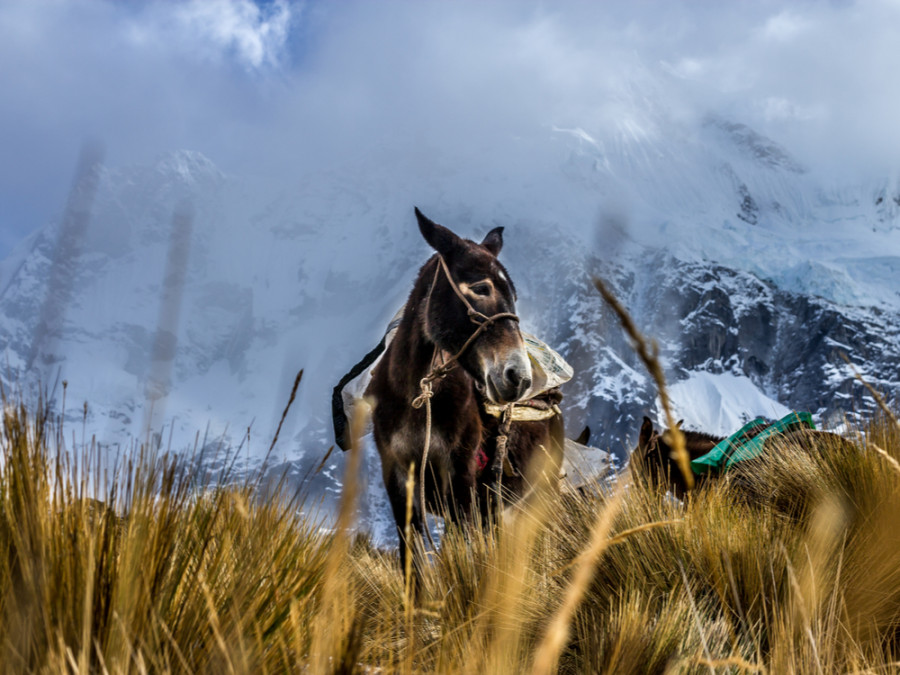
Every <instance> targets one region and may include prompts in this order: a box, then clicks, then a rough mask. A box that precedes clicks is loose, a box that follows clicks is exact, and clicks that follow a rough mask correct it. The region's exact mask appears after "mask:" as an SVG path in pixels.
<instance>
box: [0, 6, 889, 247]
mask: <svg viewBox="0 0 900 675" xmlns="http://www.w3.org/2000/svg"><path fill="white" fill-rule="evenodd" d="M898 32H900V5H898V3H896V2H889V1H888V0H882V1H879V0H861V1H859V2H841V3H835V2H833V3H827V4H826V3H815V2H787V1H786V0H785V1H776V0H766V1H763V2H754V3H717V2H679V1H677V0H655V1H651V0H646V1H643V2H633V1H627V2H626V1H625V0H623V1H621V2H604V3H581V2H553V3H545V2H539V1H537V0H535V2H526V3H523V2H518V1H517V2H512V1H509V2H491V3H478V2H455V3H446V2H401V1H397V2H389V1H385V2H378V3H374V2H368V1H362V0H357V1H352V0H348V1H346V2H340V3H329V2H321V1H320V0H310V1H309V2H306V3H303V4H301V3H297V2H291V1H289V0H276V1H275V2H265V3H264V2H252V1H251V0H215V1H213V0H209V1H206V0H191V1H190V2H188V3H168V2H158V3H149V4H135V3H120V2H113V1H112V0H106V1H97V2H91V3H69V2H61V1H50V0H48V1H46V2H35V1H34V0H7V1H6V2H3V3H0V62H2V63H4V68H3V69H2V70H0V91H3V92H4V95H3V96H2V97H0V147H3V148H4V153H3V156H2V157H0V218H4V217H5V218H7V219H12V218H14V219H15V224H14V225H12V226H11V225H9V224H8V223H7V222H3V223H0V224H2V226H3V228H4V232H9V231H10V227H16V228H19V231H20V232H21V231H23V229H25V230H27V229H33V228H34V227H36V226H38V225H40V224H41V221H42V220H45V219H46V218H48V217H49V216H50V215H52V213H51V206H49V205H52V204H55V205H56V206H55V207H53V209H55V210H57V211H58V210H59V209H61V208H62V204H63V203H64V201H65V192H66V190H67V188H68V183H69V180H70V174H71V171H72V169H73V166H74V161H75V157H76V156H77V152H78V147H79V146H80V144H81V143H82V142H83V140H84V139H85V138H88V137H99V138H100V139H101V140H103V141H104V142H105V144H106V147H107V149H108V158H109V161H110V162H111V163H113V164H128V163H146V162H148V161H151V160H152V158H153V156H154V155H156V154H157V153H159V152H162V151H165V150H170V149H178V148H187V149H194V150H200V151H202V152H204V153H205V154H207V155H208V156H209V157H211V158H212V159H213V160H214V161H216V162H217V163H219V164H220V165H221V166H222V168H223V169H225V170H226V171H233V172H239V173H240V172H244V171H253V172H255V171H270V172H272V173H273V174H278V175H282V176H285V175H297V174H301V173H302V172H304V171H310V170H318V169H321V168H322V167H326V166H331V165H334V164H336V163H340V162H342V161H352V160H353V158H355V157H359V156H360V155H361V154H365V153H370V152H376V151H378V152H383V153H384V154H385V155H386V156H391V154H392V152H391V148H392V147H395V146H397V145H403V146H404V147H420V148H422V157H423V160H422V161H423V162H426V161H432V160H429V159H427V158H429V157H431V158H434V157H443V158H444V159H443V160H441V161H447V162H457V163H465V162H467V161H472V157H474V156H479V157H485V156H486V153H484V152H483V151H482V149H483V148H485V147H489V148H494V149H495V150H496V152H494V153H493V154H492V155H489V156H490V160H489V161H491V162H493V163H494V164H495V167H494V168H495V170H496V171H497V173H503V172H505V171H508V172H511V173H516V172H519V173H521V172H523V171H525V170H527V165H528V164H529V162H533V163H537V162H541V161H545V160H546V157H544V156H542V155H541V154H540V153H539V152H537V153H536V154H533V155H529V154H528V150H526V146H525V145H523V139H537V138H541V137H543V136H542V135H544V136H546V135H547V134H549V133H551V132H550V130H551V129H552V128H553V126H557V127H563V128H572V129H575V128H578V129H582V130H584V131H585V132H586V133H588V134H590V135H591V136H592V137H593V138H595V139H597V140H598V142H600V143H603V142H619V141H620V140H621V139H623V138H629V137H632V136H634V135H635V134H637V135H644V137H653V134H659V133H663V132H664V130H665V129H667V128H671V127H672V124H669V123H674V125H675V126H676V127H678V125H681V127H680V128H681V132H682V133H690V129H691V124H692V123H693V122H694V121H696V120H699V119H702V118H703V117H704V116H705V115H706V114H707V113H710V112H715V113H718V114H720V115H721V116H724V117H728V118H730V119H734V120H735V121H738V122H742V123H746V124H749V125H750V126H752V127H753V128H755V129H756V130H757V131H759V132H760V133H763V134H766V135H768V136H771V137H773V138H775V139H776V140H778V141H779V142H781V143H782V144H784V145H786V146H787V147H788V148H789V149H790V150H792V151H793V152H794V153H795V154H798V155H799V156H800V159H801V161H803V162H804V163H805V164H806V165H813V166H815V165H818V164H821V165H823V166H825V165H831V166H836V167H839V168H840V170H841V171H844V172H845V174H846V175H847V176H850V175H851V172H852V171H856V170H862V169H864V168H866V167H869V168H873V169H874V168H879V169H880V168H881V167H883V166H889V165H891V163H894V164H895V163H896V161H897V159H896V158H897V157H898V156H900V126H898V125H897V124H896V111H897V110H898V109H900V90H898V88H897V87H896V86H894V81H895V80H896V74H895V72H894V71H895V63H896V35H897V34H898ZM667 125H668V126H667ZM434 161H437V160H434ZM422 170H423V171H427V170H430V169H429V168H428V167H427V166H425V165H424V164H423V169H422ZM8 214H13V215H8ZM20 222H21V223H27V224H23V225H19V224H18V223H20ZM2 246H3V244H2V243H0V252H2Z"/></svg>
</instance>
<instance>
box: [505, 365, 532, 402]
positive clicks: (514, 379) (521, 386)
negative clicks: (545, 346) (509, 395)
mask: <svg viewBox="0 0 900 675" xmlns="http://www.w3.org/2000/svg"><path fill="white" fill-rule="evenodd" d="M503 377H504V379H505V380H506V384H507V385H508V386H509V388H510V389H512V390H513V391H515V394H516V398H519V397H520V396H521V395H522V394H524V393H525V392H526V391H527V390H528V388H529V387H531V377H529V376H528V375H524V376H523V374H522V371H521V370H520V369H519V368H515V367H512V366H510V367H509V368H507V369H506V371H505V372H504V374H503Z"/></svg>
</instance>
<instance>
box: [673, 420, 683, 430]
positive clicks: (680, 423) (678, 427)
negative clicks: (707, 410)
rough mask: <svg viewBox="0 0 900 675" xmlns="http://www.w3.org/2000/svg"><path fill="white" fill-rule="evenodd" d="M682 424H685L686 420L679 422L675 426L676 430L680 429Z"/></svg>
mask: <svg viewBox="0 0 900 675" xmlns="http://www.w3.org/2000/svg"><path fill="white" fill-rule="evenodd" d="M682 424H684V420H678V423H677V424H676V425H675V428H676V429H680V428H681V425H682Z"/></svg>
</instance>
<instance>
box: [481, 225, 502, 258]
mask: <svg viewBox="0 0 900 675" xmlns="http://www.w3.org/2000/svg"><path fill="white" fill-rule="evenodd" d="M481 245H482V246H484V247H485V248H486V249H487V250H488V251H490V252H491V253H493V254H494V257H496V256H498V255H500V249H501V248H503V228H502V227H495V228H494V229H493V230H491V231H490V232H488V233H487V235H486V236H485V238H484V241H482V242H481Z"/></svg>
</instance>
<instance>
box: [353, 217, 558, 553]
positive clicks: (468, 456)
mask: <svg viewBox="0 0 900 675" xmlns="http://www.w3.org/2000/svg"><path fill="white" fill-rule="evenodd" d="M415 214H416V218H417V220H418V224H419V230H420V232H421V233H422V236H423V237H424V238H425V241H426V242H428V244H429V245H430V246H431V247H432V248H433V249H434V250H435V251H436V254H435V255H433V256H432V257H431V258H430V259H429V260H428V262H426V263H425V265H424V266H423V267H422V268H421V270H420V271H419V274H418V277H417V279H416V281H415V284H414V285H413V289H412V292H411V293H410V295H409V299H408V300H407V302H406V306H405V309H404V312H403V316H402V318H401V320H400V324H399V326H398V328H397V333H396V335H395V336H394V338H393V340H392V341H391V343H390V345H388V347H387V349H386V351H385V352H384V355H383V356H382V358H381V360H380V361H379V362H378V364H377V365H376V366H375V368H374V370H373V372H372V379H371V381H370V383H369V385H368V387H367V390H366V395H367V396H368V397H369V398H370V399H372V400H373V402H374V407H373V412H372V419H373V427H374V436H375V443H376V445H377V447H378V453H379V454H380V456H381V466H382V474H383V478H384V485H385V488H386V489H387V493H388V498H389V500H390V503H391V509H392V511H393V515H394V520H395V521H396V524H397V531H398V533H399V535H400V541H401V546H400V552H401V562H402V563H403V564H404V565H405V559H406V546H403V543H404V542H406V543H407V545H410V546H411V545H412V544H413V542H408V541H406V537H405V536H404V529H405V525H406V522H407V504H408V501H407V500H408V499H410V500H411V503H412V509H411V517H410V520H409V523H410V526H411V529H412V531H413V532H418V533H419V534H425V526H426V522H425V513H424V510H425V509H427V510H428V511H431V512H435V513H440V514H442V515H446V516H447V517H448V518H449V519H450V520H451V522H456V523H465V522H467V521H469V520H470V519H471V518H472V517H473V515H474V513H475V510H474V509H475V505H476V504H475V502H476V501H478V502H479V504H478V506H479V509H480V511H481V513H482V514H483V515H486V514H487V513H488V511H489V510H490V507H489V506H487V504H488V502H489V501H490V500H488V499H486V497H487V496H488V495H489V494H491V490H492V487H494V486H496V484H497V482H498V481H500V480H502V485H503V488H504V491H505V493H506V494H507V495H508V496H509V498H512V499H514V498H516V497H521V496H522V494H523V493H524V491H525V490H526V481H525V478H524V476H523V474H524V473H525V469H526V467H527V466H528V464H529V461H530V460H531V458H532V455H534V453H535V452H536V451H537V450H538V448H540V447H543V448H544V449H545V450H546V451H547V453H548V454H550V455H551V456H552V458H553V460H554V462H555V463H556V468H554V469H553V471H555V472H556V473H558V466H559V464H560V462H561V459H562V443H563V438H562V420H561V416H560V415H556V416H554V417H552V418H550V419H548V420H545V421H540V422H512V423H509V422H507V424H506V426H504V425H503V423H501V422H500V420H497V419H496V418H495V417H492V416H491V415H489V414H488V413H487V411H486V409H485V406H484V403H485V402H487V403H492V404H499V405H505V404H508V403H511V402H513V401H518V400H519V399H520V398H522V396H523V394H525V392H527V391H528V389H529V388H530V387H531V384H532V371H531V363H530V360H529V357H528V354H527V353H526V350H525V344H524V342H523V339H522V335H521V333H520V332H519V324H518V317H517V316H516V314H515V300H516V291H515V286H514V285H513V282H512V280H511V279H510V276H509V273H508V272H507V271H506V269H505V268H504V266H503V265H502V264H501V263H500V262H499V261H498V260H497V255H498V254H499V253H500V250H501V248H502V247H503V228H502V227H497V228H494V229H493V230H491V231H490V232H488V233H487V235H486V236H485V238H484V239H483V240H482V242H481V243H480V244H478V243H475V242H473V241H470V240H468V239H463V238H461V237H459V236H457V235H456V234H454V233H453V232H451V231H450V230H449V229H447V228H446V227H443V226H441V225H438V224H436V223H434V222H432V221H431V220H429V219H428V218H427V217H425V216H424V215H423V214H422V213H421V212H420V211H419V209H418V208H416V209H415ZM555 394H556V395H557V396H558V395H559V394H558V392H555ZM556 402H557V401H551V403H552V404H555V403H556ZM414 403H415V404H416V405H415V406H414V405H413V404H414ZM429 417H430V420H429ZM429 422H430V424H429ZM503 432H505V433H503ZM501 437H502V438H501ZM426 444H427V445H428V451H427V458H426V457H425V453H426V451H425V447H426ZM503 445H505V453H504V448H503V447H502V446H503ZM504 454H505V455H506V457H505V458H504V457H503V455H504ZM504 460H505V461H504ZM423 462H424V466H423ZM411 466H414V467H415V471H414V472H413V476H414V481H413V482H414V493H413V495H412V496H410V495H408V489H409V488H408V480H409V476H410V467H411ZM488 467H491V470H490V471H488V470H487V468H488ZM501 468H505V469H506V475H504V476H503V478H502V479H500V477H499V476H498V475H497V473H498V472H499V471H500V469H501ZM421 476H424V486H422V485H420V481H421ZM420 488H421V490H420ZM422 494H424V498H420V495H422ZM423 502H424V503H423Z"/></svg>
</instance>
